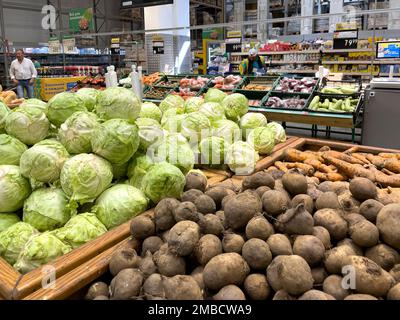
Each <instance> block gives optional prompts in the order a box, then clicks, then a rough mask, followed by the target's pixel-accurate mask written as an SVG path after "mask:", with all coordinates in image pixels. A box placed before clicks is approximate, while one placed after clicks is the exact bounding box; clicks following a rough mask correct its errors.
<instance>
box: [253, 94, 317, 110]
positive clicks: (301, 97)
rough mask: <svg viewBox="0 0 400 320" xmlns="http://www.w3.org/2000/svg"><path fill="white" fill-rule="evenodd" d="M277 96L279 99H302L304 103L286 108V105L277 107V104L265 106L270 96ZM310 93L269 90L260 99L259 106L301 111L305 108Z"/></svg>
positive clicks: (308, 101)
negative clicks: (297, 106)
mask: <svg viewBox="0 0 400 320" xmlns="http://www.w3.org/2000/svg"><path fill="white" fill-rule="evenodd" d="M273 97H276V98H279V99H281V100H287V99H295V98H298V99H302V100H304V105H303V106H302V107H301V108H286V107H279V106H276V107H274V106H267V103H268V101H269V100H270V98H273ZM311 97H312V95H311V94H307V95H306V94H303V95H299V94H298V93H289V92H284V93H283V92H275V91H270V92H269V93H268V94H267V95H266V96H265V97H264V98H263V99H262V101H261V104H260V107H262V108H268V109H274V110H285V111H291V110H292V111H302V110H305V109H306V108H307V106H308V104H309V103H310V99H311Z"/></svg>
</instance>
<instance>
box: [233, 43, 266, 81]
mask: <svg viewBox="0 0 400 320" xmlns="http://www.w3.org/2000/svg"><path fill="white" fill-rule="evenodd" d="M239 72H240V74H241V75H242V76H253V75H256V74H257V73H262V74H264V73H265V59H264V57H261V56H259V55H258V52H257V50H256V49H250V51H249V56H248V58H246V59H244V60H243V61H242V62H241V63H240V65H239Z"/></svg>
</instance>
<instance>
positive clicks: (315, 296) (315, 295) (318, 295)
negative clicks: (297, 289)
mask: <svg viewBox="0 0 400 320" xmlns="http://www.w3.org/2000/svg"><path fill="white" fill-rule="evenodd" d="M298 300H336V299H335V298H334V297H333V296H331V295H330V294H327V293H325V292H322V291H319V290H315V289H311V290H308V291H307V292H304V293H303V294H302V295H301V296H300V297H299V299H298Z"/></svg>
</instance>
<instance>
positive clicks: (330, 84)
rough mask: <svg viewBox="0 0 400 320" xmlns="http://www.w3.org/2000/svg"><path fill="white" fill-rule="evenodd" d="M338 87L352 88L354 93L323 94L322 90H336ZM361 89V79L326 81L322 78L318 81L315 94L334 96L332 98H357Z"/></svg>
mask: <svg viewBox="0 0 400 320" xmlns="http://www.w3.org/2000/svg"><path fill="white" fill-rule="evenodd" d="M338 87H353V88H354V92H351V91H348V90H347V91H343V93H335V92H332V93H330V92H324V89H325V90H326V89H327V88H338ZM361 88H362V83H361V78H360V80H328V79H326V78H324V79H323V80H322V81H320V84H319V87H318V89H317V92H318V93H319V94H325V95H334V96H340V95H341V96H343V97H347V96H358V95H359V94H360V91H361Z"/></svg>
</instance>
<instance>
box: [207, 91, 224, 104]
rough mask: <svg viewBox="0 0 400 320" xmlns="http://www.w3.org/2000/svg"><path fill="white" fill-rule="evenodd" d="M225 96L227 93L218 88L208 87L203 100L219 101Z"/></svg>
mask: <svg viewBox="0 0 400 320" xmlns="http://www.w3.org/2000/svg"><path fill="white" fill-rule="evenodd" d="M225 97H227V94H226V93H225V92H223V91H221V90H219V89H214V88H210V89H208V91H207V93H206V94H205V96H204V101H205V102H218V103H221V102H222V100H224V99H225Z"/></svg>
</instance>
